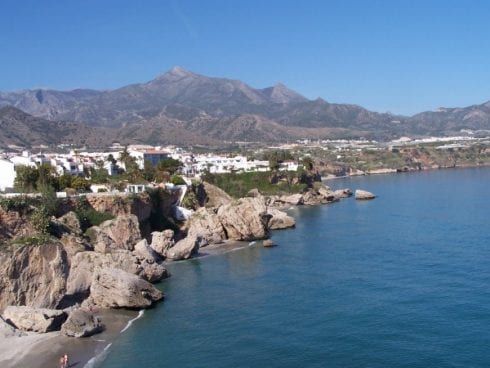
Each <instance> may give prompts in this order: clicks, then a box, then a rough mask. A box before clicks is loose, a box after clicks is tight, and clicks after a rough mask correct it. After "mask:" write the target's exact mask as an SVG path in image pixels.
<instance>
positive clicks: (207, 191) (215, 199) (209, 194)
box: [199, 182, 233, 207]
mask: <svg viewBox="0 0 490 368" xmlns="http://www.w3.org/2000/svg"><path fill="white" fill-rule="evenodd" d="M203 187H204V198H202V199H201V200H200V201H199V202H200V203H201V204H202V205H204V206H206V207H219V206H222V205H224V204H227V203H230V202H232V201H233V198H232V197H230V195H229V194H228V193H226V192H225V191H224V190H222V189H221V188H218V187H217V186H215V185H212V184H209V183H206V182H204V183H203Z"/></svg>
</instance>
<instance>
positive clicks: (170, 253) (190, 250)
mask: <svg viewBox="0 0 490 368" xmlns="http://www.w3.org/2000/svg"><path fill="white" fill-rule="evenodd" d="M201 242H202V238H200V237H196V236H192V235H189V236H187V237H186V238H184V239H182V240H180V241H178V242H177V243H175V245H174V246H173V247H172V248H170V249H168V250H167V252H166V254H165V256H166V257H167V259H169V260H172V261H178V260H181V259H189V258H190V257H192V256H193V255H194V254H196V253H197V252H198V251H199V246H200V244H201Z"/></svg>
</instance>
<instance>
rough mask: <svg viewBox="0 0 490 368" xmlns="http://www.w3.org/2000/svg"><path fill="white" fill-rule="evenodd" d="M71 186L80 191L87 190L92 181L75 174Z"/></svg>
mask: <svg viewBox="0 0 490 368" xmlns="http://www.w3.org/2000/svg"><path fill="white" fill-rule="evenodd" d="M71 186H72V188H73V189H76V190H78V191H87V190H89V189H90V183H89V182H88V181H87V180H85V179H84V178H82V177H81V176H75V177H74V178H73V179H72V181H71Z"/></svg>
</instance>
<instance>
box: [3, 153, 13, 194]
mask: <svg viewBox="0 0 490 368" xmlns="http://www.w3.org/2000/svg"><path fill="white" fill-rule="evenodd" d="M14 180H15V169H14V163H13V162H12V161H9V160H5V159H3V158H2V159H0V190H1V191H3V192H4V191H8V190H12V189H13V188H14Z"/></svg>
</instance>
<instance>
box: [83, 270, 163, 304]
mask: <svg viewBox="0 0 490 368" xmlns="http://www.w3.org/2000/svg"><path fill="white" fill-rule="evenodd" d="M162 298H163V293H162V292H161V291H160V290H158V289H156V288H155V287H154V286H153V285H152V284H150V283H149V282H148V281H145V280H143V279H141V278H140V277H138V276H135V275H132V274H130V273H129V272H126V271H123V270H121V269H117V268H104V269H102V270H100V271H99V272H98V273H97V274H96V275H95V276H94V279H93V280H92V285H91V286H90V297H89V300H88V301H87V302H88V303H93V304H94V305H97V306H99V307H103V308H133V309H134V308H148V307H149V306H151V305H152V304H153V302H156V301H158V300H161V299H162Z"/></svg>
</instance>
